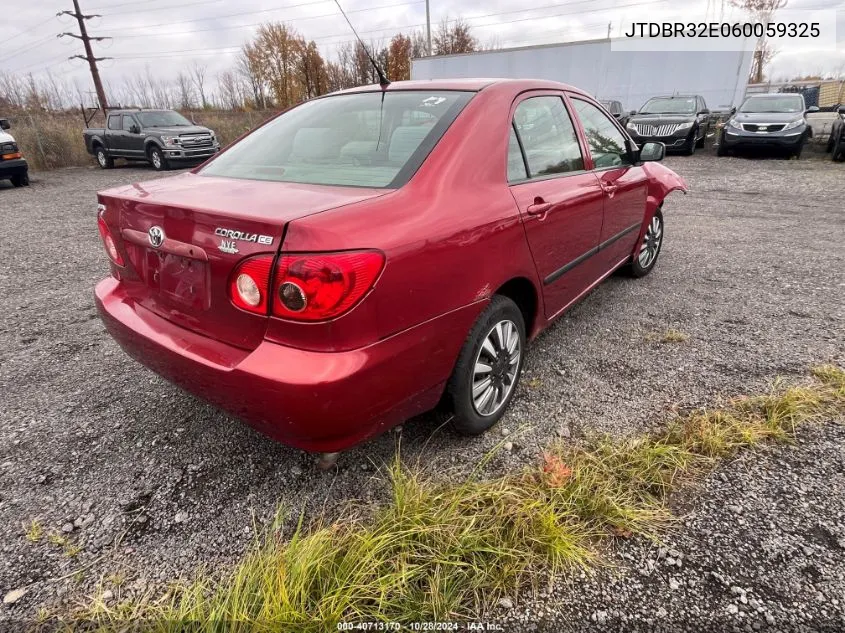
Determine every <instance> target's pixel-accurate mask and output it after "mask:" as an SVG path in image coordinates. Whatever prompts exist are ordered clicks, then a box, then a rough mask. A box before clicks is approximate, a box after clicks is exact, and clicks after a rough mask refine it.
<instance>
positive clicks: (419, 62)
mask: <svg viewBox="0 0 845 633" xmlns="http://www.w3.org/2000/svg"><path fill="white" fill-rule="evenodd" d="M752 58H753V50H739V51H674V52H667V51H642V50H637V51H614V50H611V40H609V39H602V40H590V41H585V42H573V43H566V44H546V45H541V46H525V47H521V48H506V49H501V50H491V51H480V52H477V53H465V54H459V55H441V56H436V57H423V58H420V59H415V60H413V61H412V63H411V79H457V78H468V77H507V78H511V79H551V80H554V81H561V82H563V83H567V84H570V85H573V86H577V87H578V88H581V89H582V90H586V91H587V92H589V93H591V94H592V95H593V96H595V97H597V98H598V99H606V100H609V99H613V100H616V101H621V102H622V105H623V107H624V108H626V109H628V110H636V109H639V108H640V107H641V106H642V105H643V104H644V103H645V102H646V100H647V99H648V98H649V97H653V96H655V95H671V94H698V95H701V96H703V97H704V100H705V101H706V102H707V105H708V107H709V108H710V109H711V110H728V109H730V108H731V107H732V106H738V105H739V104H740V103H741V102H742V99H743V95H744V94H745V87H746V84H747V78H748V72H749V69H750V67H751V61H752Z"/></svg>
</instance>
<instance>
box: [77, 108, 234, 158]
mask: <svg viewBox="0 0 845 633" xmlns="http://www.w3.org/2000/svg"><path fill="white" fill-rule="evenodd" d="M82 134H83V136H84V137H85V147H86V148H87V149H88V153H89V154H92V155H94V156H95V157H96V158H97V162H98V163H99V164H100V167H102V168H103V169H111V168H112V167H114V159H115V158H125V159H126V160H137V161H144V162H148V163H150V164H151V165H152V166H153V167H154V168H155V169H156V170H158V171H162V170H165V169H169V168H170V167H171V166H172V165H175V164H177V163H182V164H187V163H193V164H196V163H200V162H202V161H204V160H206V159H207V158H210V157H211V156H214V154H216V153H217V152H218V151H220V144H219V143H218V142H217V137H216V135H215V134H214V131H213V130H210V129H208V128H207V127H202V126H201V125H194V124H193V123H191V122H190V121H189V120H188V119H186V118H185V117H183V116H182V115H181V114H179V113H178V112H175V111H173V110H111V111H109V113H108V115H107V117H106V127H105V129H103V128H86V129H85V130H84V131H83V133H82Z"/></svg>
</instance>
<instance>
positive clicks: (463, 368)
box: [445, 295, 525, 435]
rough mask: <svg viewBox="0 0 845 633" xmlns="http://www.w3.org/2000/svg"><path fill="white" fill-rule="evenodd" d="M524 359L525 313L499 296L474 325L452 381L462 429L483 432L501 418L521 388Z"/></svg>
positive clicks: (449, 387)
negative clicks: (520, 378)
mask: <svg viewBox="0 0 845 633" xmlns="http://www.w3.org/2000/svg"><path fill="white" fill-rule="evenodd" d="M524 358H525V320H524V319H523V317H522V312H521V311H520V309H519V307H518V306H517V305H516V304H515V303H514V302H513V301H512V300H511V299H509V298H508V297H505V296H502V295H494V296H493V299H492V300H491V301H490V304H489V305H488V306H487V307H486V308H485V309H484V311H483V312H482V313H481V315H480V316H479V317H478V319H476V321H475V324H474V325H473V326H472V330H470V333H469V336H467V339H466V341H465V342H464V346H463V347H462V348H461V353H460V354H459V355H458V361H457V363H455V368H454V370H453V371H452V376H451V377H450V378H449V381H448V383H447V384H446V393H445V395H446V398H445V400H446V402H447V404H448V405H449V408H450V409H451V413H452V417H451V425H452V428H453V429H454V430H455V431H456V432H458V433H460V434H461V435H480V434H481V433H484V431H486V430H487V429H489V428H490V427H492V426H493V425H494V424H496V422H498V421H499V420H500V419H501V417H502V416H503V415H504V414H505V411H506V410H507V408H508V404H510V401H511V399H512V398H513V394H514V393H515V392H516V386H517V384H518V383H519V377H520V374H521V373H522V363H523V361H524ZM514 365H515V367H514ZM485 376H488V377H485ZM485 381H489V382H488V383H487V384H486V386H485Z"/></svg>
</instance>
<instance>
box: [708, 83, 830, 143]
mask: <svg viewBox="0 0 845 633" xmlns="http://www.w3.org/2000/svg"><path fill="white" fill-rule="evenodd" d="M816 111H818V107H816V106H812V107H810V108H807V107H806V106H805V105H804V97H803V96H802V95H800V94H788V93H774V94H759V95H752V96H750V97H747V98H746V99H745V101H743V102H742V105H741V106H739V110H737V109H736V108H733V109H732V110H731V118H730V119H729V120H728V122H727V123H726V124H725V126H724V127H723V128H722V132H721V134H720V135H719V146H718V148H717V150H716V153H717V154H718V155H719V156H726V155H727V154H729V153H730V152H732V151H736V150H740V149H749V148H765V149H777V150H781V151H785V152H787V153H788V154H789V155H790V156H795V157H796V158H797V157H799V156H801V150H802V149H804V144H805V143H806V142H807V139H808V138H810V137H812V136H813V128H812V127H811V126H810V125H809V124H808V123H807V119H806V118H805V114H806V113H807V112H816Z"/></svg>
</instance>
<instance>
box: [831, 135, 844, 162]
mask: <svg viewBox="0 0 845 633" xmlns="http://www.w3.org/2000/svg"><path fill="white" fill-rule="evenodd" d="M831 151H832V152H833V154H832V156H831V158H832V159H833V160H834V161H836V162H837V163H841V162H842V161H845V143H843V142H842V137H841V136H840V137H839V138H838V139H836V141H835V142H834V143H833V149H832V150H831Z"/></svg>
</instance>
